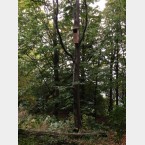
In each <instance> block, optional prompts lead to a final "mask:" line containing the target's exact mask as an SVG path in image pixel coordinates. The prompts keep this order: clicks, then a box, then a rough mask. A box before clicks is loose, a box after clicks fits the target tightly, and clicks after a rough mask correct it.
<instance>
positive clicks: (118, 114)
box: [109, 106, 126, 139]
mask: <svg viewBox="0 0 145 145" xmlns="http://www.w3.org/2000/svg"><path fill="white" fill-rule="evenodd" d="M109 117H110V120H109V122H110V126H111V128H112V129H114V130H115V131H116V132H117V137H118V138H119V139H121V138H122V136H123V135H124V134H125V133H126V108H125V107H124V106H118V107H116V108H115V109H114V110H113V111H112V112H111V113H110V115H109Z"/></svg>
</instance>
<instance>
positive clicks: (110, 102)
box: [109, 52, 114, 112]
mask: <svg viewBox="0 0 145 145" xmlns="http://www.w3.org/2000/svg"><path fill="white" fill-rule="evenodd" d="M113 61H114V59H113V52H112V53H111V60H110V90H109V112H110V111H112V110H113V93H112V82H113V81H112V80H113V76H112V73H113Z"/></svg>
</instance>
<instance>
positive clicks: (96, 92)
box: [94, 54, 101, 121]
mask: <svg viewBox="0 0 145 145" xmlns="http://www.w3.org/2000/svg"><path fill="white" fill-rule="evenodd" d="M100 55H101V54H100ZM99 67H100V56H99V58H98V65H97V69H98V70H99ZM98 74H99V72H97V75H96V80H95V82H96V84H95V91H94V92H95V94H94V110H95V121H97V115H98V114H97V108H98V107H97V97H99V95H100V94H99V90H98Z"/></svg>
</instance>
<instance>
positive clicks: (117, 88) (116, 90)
mask: <svg viewBox="0 0 145 145" xmlns="http://www.w3.org/2000/svg"><path fill="white" fill-rule="evenodd" d="M118 53H119V48H118V45H117V49H116V68H115V71H116V87H115V92H116V105H117V106H118V96H119V92H118V91H119V86H118V72H119V68H118V67H119V66H118Z"/></svg>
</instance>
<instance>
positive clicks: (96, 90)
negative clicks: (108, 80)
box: [94, 76, 98, 121]
mask: <svg viewBox="0 0 145 145" xmlns="http://www.w3.org/2000/svg"><path fill="white" fill-rule="evenodd" d="M94 92H95V93H94V110H95V113H94V115H95V121H96V120H97V96H98V76H96V84H95V91H94Z"/></svg>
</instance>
